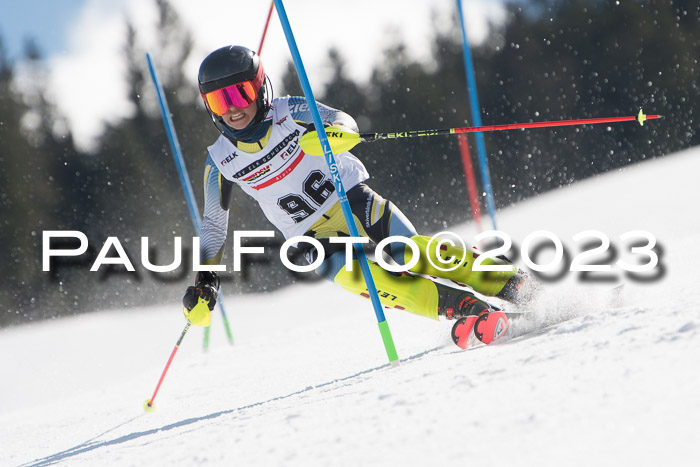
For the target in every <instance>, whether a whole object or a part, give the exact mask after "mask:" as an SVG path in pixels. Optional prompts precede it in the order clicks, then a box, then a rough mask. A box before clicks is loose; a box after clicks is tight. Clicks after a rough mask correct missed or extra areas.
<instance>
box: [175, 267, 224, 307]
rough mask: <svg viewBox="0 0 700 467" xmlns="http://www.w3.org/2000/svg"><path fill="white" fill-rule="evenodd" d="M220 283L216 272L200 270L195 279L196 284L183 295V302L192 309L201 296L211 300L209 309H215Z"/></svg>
mask: <svg viewBox="0 0 700 467" xmlns="http://www.w3.org/2000/svg"><path fill="white" fill-rule="evenodd" d="M220 283H221V281H220V279H219V276H218V275H217V274H216V273H215V272H212V271H200V272H199V273H197V277H196V278H195V280H194V286H189V287H187V290H186V291H185V296H184V297H182V304H183V305H184V307H185V308H186V309H187V310H188V311H190V310H192V308H194V307H195V305H197V302H198V301H199V298H200V297H201V298H203V299H205V300H208V301H209V303H208V305H209V311H212V310H214V307H215V306H216V297H217V296H218V290H219V285H220Z"/></svg>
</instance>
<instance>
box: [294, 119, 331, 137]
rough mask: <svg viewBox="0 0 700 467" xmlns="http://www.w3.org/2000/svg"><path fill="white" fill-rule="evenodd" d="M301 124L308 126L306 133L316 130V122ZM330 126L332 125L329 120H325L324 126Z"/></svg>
mask: <svg viewBox="0 0 700 467" xmlns="http://www.w3.org/2000/svg"><path fill="white" fill-rule="evenodd" d="M301 126H303V127H306V131H305V132H304V134H306V133H309V132H312V131H316V125H315V124H314V122H309V123H302V124H301ZM329 126H332V125H331V124H330V123H328V122H323V128H328V127H329Z"/></svg>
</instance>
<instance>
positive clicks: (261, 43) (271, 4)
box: [258, 0, 275, 55]
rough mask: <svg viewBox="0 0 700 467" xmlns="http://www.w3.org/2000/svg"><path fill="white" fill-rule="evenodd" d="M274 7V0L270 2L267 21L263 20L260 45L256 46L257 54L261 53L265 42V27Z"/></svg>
mask: <svg viewBox="0 0 700 467" xmlns="http://www.w3.org/2000/svg"><path fill="white" fill-rule="evenodd" d="M274 9H275V1H274V0H272V2H270V11H269V12H268V13H267V21H265V29H263V33H262V37H261V38H260V45H259V46H258V55H262V48H263V44H264V43H265V36H266V35H267V27H268V26H269V25H270V18H272V12H273V11H274Z"/></svg>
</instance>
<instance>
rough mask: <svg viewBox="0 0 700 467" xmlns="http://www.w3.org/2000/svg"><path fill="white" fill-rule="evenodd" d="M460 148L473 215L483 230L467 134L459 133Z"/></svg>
mask: <svg viewBox="0 0 700 467" xmlns="http://www.w3.org/2000/svg"><path fill="white" fill-rule="evenodd" d="M458 139H459V150H460V152H461V154H462V166H463V167H464V178H465V179H466V181H467V193H468V195H469V204H470V205H471V208H472V217H473V218H474V222H476V227H477V229H478V230H479V232H482V231H483V229H482V227H481V209H480V208H479V195H478V194H477V191H476V178H475V177H474V166H473V165H472V157H471V154H470V153H469V143H468V142H467V136H466V135H463V134H462V135H459V137H458Z"/></svg>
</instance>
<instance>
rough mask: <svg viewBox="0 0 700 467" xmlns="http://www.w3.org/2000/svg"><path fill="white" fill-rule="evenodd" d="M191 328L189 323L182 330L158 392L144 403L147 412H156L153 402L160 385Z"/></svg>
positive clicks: (157, 386)
mask: <svg viewBox="0 0 700 467" xmlns="http://www.w3.org/2000/svg"><path fill="white" fill-rule="evenodd" d="M190 326H192V323H190V322H189V321H188V322H187V324H186V325H185V329H183V330H182V334H180V338H179V339H178V340H177V343H176V344H175V348H174V349H173V351H172V352H171V353H170V358H169V359H168V363H166V364H165V368H164V369H163V373H162V374H161V375H160V379H159V380H158V384H157V385H156V390H155V391H153V395H152V396H151V398H150V399H146V402H144V403H143V408H144V409H145V410H146V412H153V411H154V410H156V408H155V406H154V405H153V401H154V400H155V398H156V394H158V390H159V389H160V385H161V384H163V378H165V374H166V373H167V372H168V368H170V364H171V363H172V361H173V358H174V357H175V353H176V352H177V349H179V348H180V344H181V343H182V339H184V338H185V334H187V331H188V330H189V329H190Z"/></svg>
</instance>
